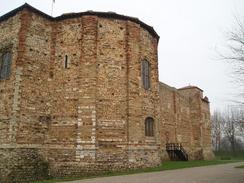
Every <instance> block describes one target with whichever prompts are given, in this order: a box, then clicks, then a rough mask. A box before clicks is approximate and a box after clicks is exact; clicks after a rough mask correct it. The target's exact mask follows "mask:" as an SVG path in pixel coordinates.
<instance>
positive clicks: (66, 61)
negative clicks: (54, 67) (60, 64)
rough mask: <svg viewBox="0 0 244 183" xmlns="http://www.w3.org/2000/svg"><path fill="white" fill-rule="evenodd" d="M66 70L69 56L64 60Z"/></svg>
mask: <svg viewBox="0 0 244 183" xmlns="http://www.w3.org/2000/svg"><path fill="white" fill-rule="evenodd" d="M64 68H65V69H67V68H68V55H65V59H64Z"/></svg>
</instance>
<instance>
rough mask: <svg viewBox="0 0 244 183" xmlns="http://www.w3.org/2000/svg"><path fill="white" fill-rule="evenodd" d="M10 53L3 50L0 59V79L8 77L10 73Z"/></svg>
mask: <svg viewBox="0 0 244 183" xmlns="http://www.w3.org/2000/svg"><path fill="white" fill-rule="evenodd" d="M11 57H12V56H11V53H10V52H5V53H3V54H2V57H1V60H0V79H8V78H9V76H10V73H11Z"/></svg>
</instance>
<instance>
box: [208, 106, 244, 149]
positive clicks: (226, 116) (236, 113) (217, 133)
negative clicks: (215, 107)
mask: <svg viewBox="0 0 244 183" xmlns="http://www.w3.org/2000/svg"><path fill="white" fill-rule="evenodd" d="M211 119H212V138H213V144H214V149H215V151H219V150H220V149H223V148H224V149H225V150H226V149H227V148H229V149H230V150H231V151H232V152H233V153H235V152H236V150H237V149H240V148H241V146H242V144H243V143H244V139H243V136H244V125H243V121H244V109H243V108H241V107H237V106H232V107H229V108H228V109H226V110H225V111H224V112H218V111H215V112H214V114H213V115H212V117H211Z"/></svg>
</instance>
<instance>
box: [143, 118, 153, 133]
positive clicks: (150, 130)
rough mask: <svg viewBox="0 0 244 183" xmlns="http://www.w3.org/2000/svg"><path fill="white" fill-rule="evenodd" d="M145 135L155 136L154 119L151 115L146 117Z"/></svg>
mask: <svg viewBox="0 0 244 183" xmlns="http://www.w3.org/2000/svg"><path fill="white" fill-rule="evenodd" d="M145 135H146V136H147V137H153V136H154V120H153V118H151V117H147V118H146V119H145Z"/></svg>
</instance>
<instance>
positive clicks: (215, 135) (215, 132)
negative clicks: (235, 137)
mask: <svg viewBox="0 0 244 183" xmlns="http://www.w3.org/2000/svg"><path fill="white" fill-rule="evenodd" d="M211 121H212V123H211V124H212V142H213V148H214V150H215V151H219V150H220V144H221V135H222V130H221V125H222V124H221V113H220V112H219V111H214V113H213V115H212V116H211Z"/></svg>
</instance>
